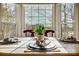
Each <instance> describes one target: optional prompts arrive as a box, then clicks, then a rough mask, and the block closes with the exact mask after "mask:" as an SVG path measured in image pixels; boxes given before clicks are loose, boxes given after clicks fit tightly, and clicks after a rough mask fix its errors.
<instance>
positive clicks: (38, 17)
mask: <svg viewBox="0 0 79 59" xmlns="http://www.w3.org/2000/svg"><path fill="white" fill-rule="evenodd" d="M24 6H25V24H26V28H27V29H32V27H33V26H35V25H36V24H44V25H45V26H46V27H47V28H49V29H51V28H52V10H53V4H24Z"/></svg>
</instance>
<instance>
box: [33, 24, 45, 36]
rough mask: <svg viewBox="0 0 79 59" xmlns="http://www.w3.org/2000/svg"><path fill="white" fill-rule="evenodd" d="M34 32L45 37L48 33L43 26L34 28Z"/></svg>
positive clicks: (39, 25)
mask: <svg viewBox="0 0 79 59" xmlns="http://www.w3.org/2000/svg"><path fill="white" fill-rule="evenodd" d="M33 31H34V32H35V33H37V34H38V35H43V34H44V32H45V31H46V28H45V27H44V25H43V24H37V25H36V26H35V27H34V28H33Z"/></svg>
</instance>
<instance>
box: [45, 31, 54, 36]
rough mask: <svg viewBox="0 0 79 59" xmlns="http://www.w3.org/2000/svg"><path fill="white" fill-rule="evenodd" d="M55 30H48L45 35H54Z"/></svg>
mask: <svg viewBox="0 0 79 59" xmlns="http://www.w3.org/2000/svg"><path fill="white" fill-rule="evenodd" d="M54 32H55V31H54V30H46V32H45V36H46V37H48V36H49V35H50V36H51V37H53V33H54ZM48 34H49V35H48Z"/></svg>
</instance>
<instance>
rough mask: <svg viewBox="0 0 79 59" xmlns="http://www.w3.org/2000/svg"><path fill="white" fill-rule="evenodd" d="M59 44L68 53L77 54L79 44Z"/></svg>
mask: <svg viewBox="0 0 79 59" xmlns="http://www.w3.org/2000/svg"><path fill="white" fill-rule="evenodd" d="M59 42H60V44H61V45H62V46H63V47H64V48H65V49H66V50H67V51H68V52H69V53H79V43H67V42H61V41H59Z"/></svg>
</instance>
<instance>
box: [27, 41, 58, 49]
mask: <svg viewBox="0 0 79 59" xmlns="http://www.w3.org/2000/svg"><path fill="white" fill-rule="evenodd" d="M45 44H46V45H45V47H41V48H40V47H39V46H37V44H36V41H31V42H30V43H29V44H28V49H31V50H37V51H39V50H44V51H46V50H55V49H56V48H57V47H56V45H55V44H53V43H52V42H50V41H45Z"/></svg>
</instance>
